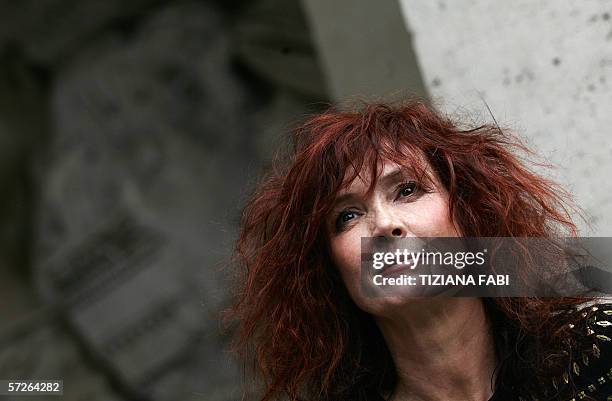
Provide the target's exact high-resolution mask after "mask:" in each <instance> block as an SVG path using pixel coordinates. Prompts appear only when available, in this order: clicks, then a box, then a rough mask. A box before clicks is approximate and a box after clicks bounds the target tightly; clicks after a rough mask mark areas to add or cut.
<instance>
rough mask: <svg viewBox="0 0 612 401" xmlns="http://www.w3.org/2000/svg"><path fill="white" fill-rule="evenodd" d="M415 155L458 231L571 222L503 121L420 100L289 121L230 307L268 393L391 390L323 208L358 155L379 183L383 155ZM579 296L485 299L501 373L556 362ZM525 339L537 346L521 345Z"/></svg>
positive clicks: (329, 396) (563, 226)
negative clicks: (468, 117) (341, 271)
mask: <svg viewBox="0 0 612 401" xmlns="http://www.w3.org/2000/svg"><path fill="white" fill-rule="evenodd" d="M519 154H522V155H526V156H527V158H525V159H522V158H521V156H519ZM419 155H421V159H422V155H425V158H426V160H427V162H428V164H429V166H430V167H431V168H432V169H433V171H435V172H436V174H437V175H438V177H439V179H440V182H441V183H442V185H443V186H444V187H445V188H446V190H447V191H448V193H449V208H450V215H451V216H452V219H453V221H454V222H455V224H456V225H457V227H458V228H460V230H461V232H462V233H463V235H465V236H468V237H479V236H483V237H512V236H516V237H549V236H555V235H563V234H566V235H575V234H576V227H575V225H574V223H573V222H572V218H571V214H570V212H572V211H573V210H576V209H575V208H572V207H570V205H571V202H570V198H569V196H568V195H567V194H566V192H564V191H563V190H562V189H561V188H559V187H558V186H557V185H556V184H554V183H553V182H550V181H549V180H547V179H545V178H543V177H541V176H539V175H538V174H535V173H534V172H532V171H531V170H530V169H529V168H528V167H527V166H528V160H529V159H530V156H533V153H531V152H530V151H529V150H528V148H527V147H526V146H524V145H523V144H522V143H521V141H520V140H519V139H517V138H516V137H514V136H512V135H511V134H509V133H507V132H505V131H502V130H501V129H500V128H499V127H498V126H497V125H481V126H478V127H475V128H470V129H467V128H462V127H461V126H460V125H459V124H456V123H454V122H453V121H452V120H451V119H450V118H448V117H446V116H443V115H442V114H441V113H440V112H438V111H436V110H435V109H434V108H433V107H432V106H431V105H429V104H428V103H426V102H423V101H410V102H405V103H402V104H398V105H389V104H366V105H365V106H364V107H362V108H361V109H360V110H357V111H340V110H338V109H335V108H331V109H329V110H328V111H326V112H323V113H321V114H318V115H314V116H313V117H311V118H310V119H308V120H307V121H305V122H304V123H303V124H302V125H300V126H299V127H297V128H296V129H295V130H294V131H293V149H292V151H291V152H290V153H289V154H288V155H287V157H286V158H284V159H279V160H277V161H276V162H275V163H274V165H273V168H272V169H271V172H270V173H269V174H268V175H267V176H266V177H265V178H264V180H263V181H262V182H261V183H260V185H259V186H258V188H257V190H256V192H255V193H254V195H253V196H252V198H251V199H250V200H249V202H248V203H247V205H246V207H245V209H244V213H243V215H242V222H241V229H240V233H239V238H238V241H237V244H236V251H235V260H236V262H237V264H238V266H239V270H238V273H239V275H238V281H239V284H238V287H237V292H236V301H235V304H234V305H233V307H232V308H231V309H230V310H229V311H228V312H229V318H230V320H232V321H233V322H235V323H236V326H235V330H236V332H235V335H236V336H235V343H234V345H235V347H236V349H237V350H238V351H240V353H241V355H242V356H243V357H245V358H247V360H251V361H253V362H254V365H253V367H254V368H255V370H256V372H258V373H259V375H260V379H261V383H262V385H263V389H262V394H261V395H260V400H261V401H269V400H273V399H278V398H280V397H282V396H285V397H287V399H289V400H291V401H295V400H302V399H305V400H318V401H320V400H330V401H331V400H351V401H356V400H364V401H365V400H367V399H370V400H371V399H373V398H372V397H375V396H376V394H381V393H384V392H388V391H391V390H392V388H393V386H394V384H395V371H394V367H393V362H392V360H391V357H390V354H389V351H388V349H387V347H386V344H385V343H384V340H383V339H382V336H381V334H380V332H379V331H378V328H377V327H376V324H375V323H374V321H373V319H372V317H371V316H369V315H368V314H366V313H365V312H362V311H361V310H359V309H358V308H357V307H356V305H355V304H354V303H353V302H352V300H351V299H350V297H349V296H348V293H347V291H346V289H345V288H344V285H343V284H342V281H341V279H340V278H339V275H338V272H337V271H336V269H335V268H334V266H333V264H332V262H331V259H330V257H329V252H328V249H327V237H326V233H325V225H324V221H325V218H326V216H327V215H328V213H329V212H330V210H331V208H332V206H333V204H334V200H335V197H336V195H337V194H338V192H339V191H340V189H341V188H342V187H343V186H344V185H347V184H349V183H350V181H352V179H354V178H355V176H356V175H357V174H360V172H362V170H363V169H364V168H366V169H367V170H363V171H369V172H370V176H371V177H372V181H371V186H372V188H373V186H374V185H375V181H376V177H377V176H378V174H379V171H378V169H379V161H381V160H384V159H387V160H391V161H394V162H396V163H398V164H400V165H403V166H407V167H408V168H411V169H417V170H418V169H419V167H418V166H419V163H418V160H419ZM421 164H422V163H421ZM350 171H353V172H354V174H353V176H352V177H349V178H348V180H346V177H345V174H346V173H347V172H350ZM370 189H371V188H370ZM584 301H585V299H584V298H558V299H541V298H492V299H484V303H485V308H486V310H487V313H488V316H489V317H490V320H491V322H492V327H493V330H494V332H495V333H494V334H495V338H496V346H497V349H498V354H499V355H500V359H501V360H502V362H503V363H502V364H501V365H500V366H499V369H500V374H503V375H504V376H505V377H512V378H514V379H515V380H517V382H520V380H522V378H523V379H525V380H526V379H527V378H531V377H533V376H539V375H543V374H545V373H546V372H547V371H551V370H554V369H557V368H558V369H560V368H561V367H560V365H561V359H559V358H557V359H555V358H554V357H552V358H551V357H550V355H549V354H547V353H542V352H540V351H541V348H542V347H544V349H546V350H548V351H550V353H552V354H554V353H555V352H557V351H558V349H559V345H560V344H561V342H562V335H563V334H564V333H565V330H564V329H563V324H564V322H565V321H566V318H559V316H556V317H555V316H554V315H555V314H554V312H555V311H560V310H573V309H575V307H576V306H577V305H578V304H580V303H582V302H584ZM563 316H565V315H563ZM571 318H572V316H570V314H567V319H571ZM567 321H569V320H567ZM530 347H531V348H533V347H537V348H538V349H540V351H539V352H536V353H533V352H530V354H529V355H518V353H520V352H525V353H526V352H527V351H526V350H527V349H531V348H530ZM519 361H520V362H519ZM555 361H556V362H555ZM555 363H557V365H559V366H557V365H555ZM526 367H527V368H526Z"/></svg>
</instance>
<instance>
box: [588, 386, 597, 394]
mask: <svg viewBox="0 0 612 401" xmlns="http://www.w3.org/2000/svg"><path fill="white" fill-rule="evenodd" d="M587 389H588V390H589V391H590V392H591V393H594V392H595V390H596V389H597V387H595V385H594V384H589V386H588V387H587Z"/></svg>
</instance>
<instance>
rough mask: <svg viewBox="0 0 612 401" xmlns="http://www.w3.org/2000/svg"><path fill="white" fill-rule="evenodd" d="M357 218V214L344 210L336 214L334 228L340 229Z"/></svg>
mask: <svg viewBox="0 0 612 401" xmlns="http://www.w3.org/2000/svg"><path fill="white" fill-rule="evenodd" d="M356 216H357V212H353V211H351V210H344V211H342V212H340V213H339V214H338V218H337V219H336V228H337V229H341V228H342V227H343V226H344V224H346V223H348V222H349V221H351V220H353V219H354V218H355V217H356Z"/></svg>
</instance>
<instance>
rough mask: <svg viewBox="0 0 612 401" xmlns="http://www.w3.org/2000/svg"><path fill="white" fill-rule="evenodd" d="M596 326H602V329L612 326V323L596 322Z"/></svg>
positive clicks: (605, 321)
mask: <svg viewBox="0 0 612 401" xmlns="http://www.w3.org/2000/svg"><path fill="white" fill-rule="evenodd" d="M595 324H597V325H599V326H601V327H609V326H612V323H610V322H608V321H607V320H600V321H599V322H595Z"/></svg>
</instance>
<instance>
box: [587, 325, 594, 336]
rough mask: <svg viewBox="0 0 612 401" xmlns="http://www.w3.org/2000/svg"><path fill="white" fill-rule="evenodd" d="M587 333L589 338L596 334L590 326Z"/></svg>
mask: <svg viewBox="0 0 612 401" xmlns="http://www.w3.org/2000/svg"><path fill="white" fill-rule="evenodd" d="M586 333H587V336H592V335H593V334H595V332H594V331H593V330H591V328H590V327H589V326H587V330H586Z"/></svg>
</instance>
